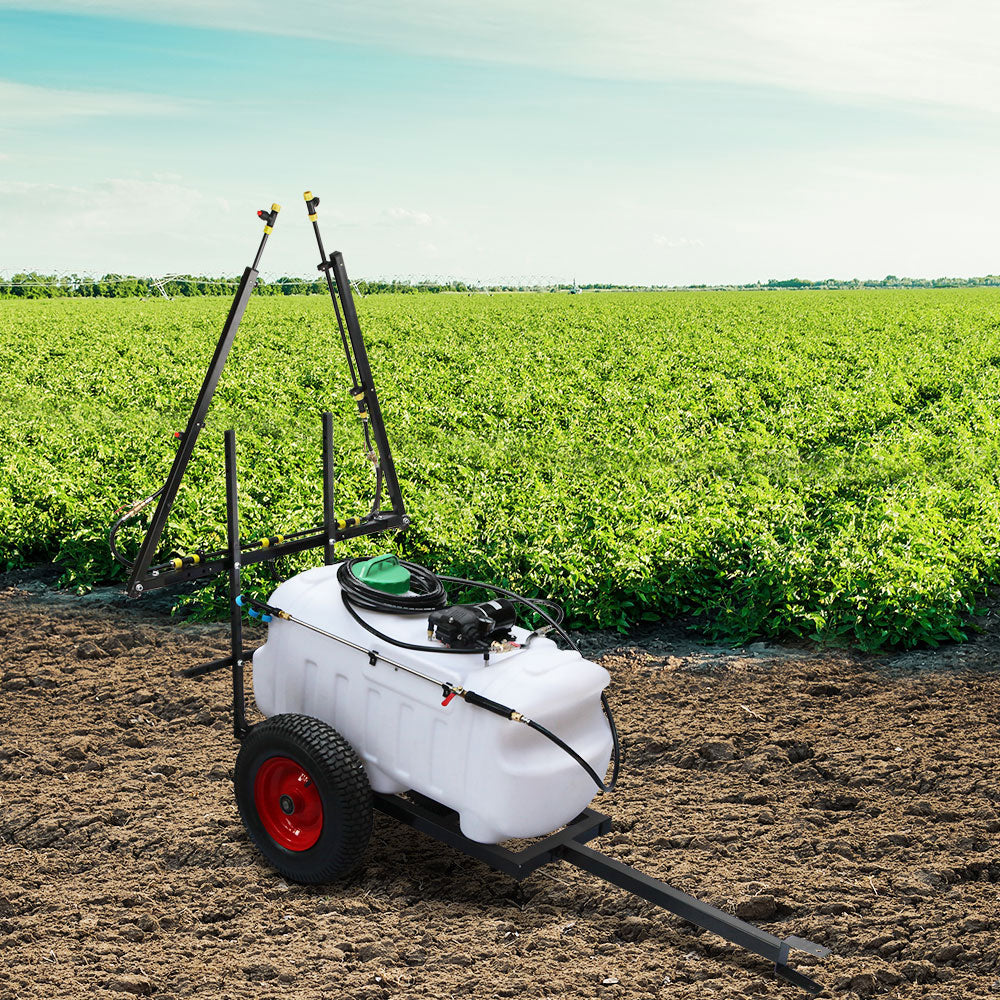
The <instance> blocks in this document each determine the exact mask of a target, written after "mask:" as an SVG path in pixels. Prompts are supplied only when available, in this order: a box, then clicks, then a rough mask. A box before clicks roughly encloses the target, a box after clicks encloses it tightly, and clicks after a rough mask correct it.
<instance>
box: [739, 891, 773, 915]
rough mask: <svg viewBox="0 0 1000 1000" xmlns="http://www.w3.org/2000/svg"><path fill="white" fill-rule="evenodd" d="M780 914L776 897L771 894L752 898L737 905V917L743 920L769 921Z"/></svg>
mask: <svg viewBox="0 0 1000 1000" xmlns="http://www.w3.org/2000/svg"><path fill="white" fill-rule="evenodd" d="M777 912H778V905H777V903H776V902H775V899H774V896H771V895H769V894H765V895H761V896H751V897H750V899H743V900H740V902H738V903H737V904H736V916H738V917H740V918H741V919H742V920H767V919H768V918H769V917H773V916H774V915H775V914H776V913H777Z"/></svg>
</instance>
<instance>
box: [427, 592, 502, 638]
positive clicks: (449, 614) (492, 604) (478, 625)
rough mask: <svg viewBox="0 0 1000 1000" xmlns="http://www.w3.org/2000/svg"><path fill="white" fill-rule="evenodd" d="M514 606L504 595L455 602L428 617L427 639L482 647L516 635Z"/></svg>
mask: <svg viewBox="0 0 1000 1000" xmlns="http://www.w3.org/2000/svg"><path fill="white" fill-rule="evenodd" d="M516 617H517V615H516V613H515V611H514V605H513V604H512V603H511V602H510V601H505V600H503V599H502V598H500V599H498V600H495V601H486V602H484V603H483V604H453V605H452V606H451V607H449V608H441V609H440V610H439V611H432V612H431V614H430V615H429V616H428V618H427V638H428V639H437V640H438V642H443V643H444V644H445V645H446V646H448V647H450V648H451V649H483V648H484V647H487V646H489V645H490V643H493V642H507V641H509V640H510V639H512V638H513V636H512V635H511V632H510V630H511V629H512V628H513V627H514V622H515V620H516Z"/></svg>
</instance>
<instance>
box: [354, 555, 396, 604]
mask: <svg viewBox="0 0 1000 1000" xmlns="http://www.w3.org/2000/svg"><path fill="white" fill-rule="evenodd" d="M351 572H352V573H353V574H354V575H355V576H356V577H357V578H358V579H359V580H361V581H362V583H367V584H368V586H369V587H374V588H375V590H382V591H384V592H385V593H387V594H405V593H406V592H407V591H408V590H409V589H410V571H409V570H408V569H407V568H406V567H405V566H402V565H400V562H399V560H398V559H397V558H396V557H395V556H394V555H392V554H391V553H390V554H388V555H384V556H374V557H372V558H371V559H366V560H365V561H364V562H360V563H355V564H354V565H353V566H352V567H351Z"/></svg>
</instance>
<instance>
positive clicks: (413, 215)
mask: <svg viewBox="0 0 1000 1000" xmlns="http://www.w3.org/2000/svg"><path fill="white" fill-rule="evenodd" d="M385 214H386V215H387V216H388V217H389V218H390V219H391V220H392V221H393V222H406V223H410V224H411V225H414V226H429V225H430V224H431V222H433V221H434V220H433V219H432V218H431V216H430V215H428V213H427V212H414V211H411V210H410V209H408V208H390V209H388V210H387V211H386V213H385Z"/></svg>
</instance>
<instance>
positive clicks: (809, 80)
mask: <svg viewBox="0 0 1000 1000" xmlns="http://www.w3.org/2000/svg"><path fill="white" fill-rule="evenodd" d="M234 24H239V25H241V26H242V27H241V28H239V29H237V28H234V27H233V25H234ZM970 25H973V26H978V30H976V31H970V30H969V26H970ZM996 27H1000V11H998V10H996V9H994V8H992V7H991V6H990V5H988V4H986V3H983V2H978V0H976V2H972V0H962V2H960V3H959V4H958V6H957V7H956V6H949V7H948V9H947V10H942V9H939V8H938V7H936V6H935V5H932V4H929V3H924V2H894V0H879V2H873V3H861V2H859V0H852V2H849V3H847V4H844V5H840V6H838V7H837V8H836V9H835V10H830V9H827V10H813V11H808V12H806V11H804V10H803V9H802V8H801V7H800V6H799V5H797V4H794V3H792V2H791V0H749V2H747V3H744V4H741V5H738V6H733V5H731V4H725V3H723V2H721V0H706V2H702V3H694V2H691V0H674V2H673V3H670V4H669V5H662V4H655V3H652V2H635V0H633V2H631V3H628V4H626V5H624V6H623V7H621V8H620V9H618V10H616V12H615V15H614V18H612V19H608V18H607V17H606V16H605V15H604V14H602V9H601V8H599V7H598V6H597V5H596V4H593V3H589V2H583V3H574V4H570V3H568V2H563V0H560V2H555V3H553V4H551V5H547V6H546V7H545V8H541V9H539V8H536V7H534V6H532V5H530V4H528V3H526V2H524V0H507V2H506V3H504V4H502V5H501V6H500V7H499V8H495V9H494V10H493V12H492V14H491V16H490V17H485V16H482V15H480V16H477V17H471V16H470V15H469V13H468V10H467V8H466V7H464V5H460V4H458V3H457V2H456V0H433V2H431V3H429V4H428V5H425V6H423V7H421V8H420V9H419V10H418V9H415V8H410V7H408V6H406V5H402V4H400V3H398V2H397V0H377V2H372V3H369V4H365V5H359V4H349V3H341V4H339V5H337V6H336V8H335V9H331V8H330V6H329V5H327V4H323V3H319V2H317V0H289V2H288V3H286V4H285V5H283V7H282V10H281V12H280V14H277V15H276V14H275V12H274V11H273V10H272V9H271V5H269V4H267V3H265V2H264V0H250V2H248V3H242V4H240V5H236V4H235V3H234V2H233V0H211V2H206V3H195V2H194V0H177V2H172V3H170V4H167V3H164V2H161V0H152V2H150V3H148V4H145V5H143V7H142V9H141V10H135V9H133V7H132V5H130V4H128V3H126V2H125V0H88V2H87V3H86V4H84V5H81V4H79V3H77V2H74V0H27V2H21V0H0V57H2V59H3V69H2V70H0V104H2V107H0V194H2V196H3V205H4V217H5V226H4V237H5V238H4V239H2V240H0V272H2V273H8V274H9V273H15V272H22V273H23V272H30V271H37V272H40V273H52V272H72V271H75V272H77V273H85V274H107V273H122V274H124V273H129V274H154V275H161V274H169V273H187V274H210V273H235V272H237V271H238V270H239V268H240V267H241V265H242V264H243V263H244V262H245V260H246V259H247V258H249V257H250V256H251V254H252V244H253V241H254V238H255V235H256V233H257V232H258V231H259V222H258V220H257V219H256V217H255V212H256V210H257V209H258V208H261V207H266V206H268V205H270V203H271V202H272V201H278V202H280V203H281V204H282V206H283V212H282V215H281V216H280V217H279V222H278V226H277V227H276V229H275V237H274V239H273V241H272V244H271V245H269V247H268V250H267V252H266V254H265V258H264V261H263V269H264V272H265V273H267V274H275V275H281V274H288V275H290V276H291V275H298V274H304V273H307V272H309V269H310V266H311V264H310V262H311V261H312V259H313V258H314V255H315V249H314V246H313V245H312V240H311V236H310V235H309V233H308V231H307V225H306V220H305V218H304V215H305V212H304V203H303V202H302V201H301V192H302V190H304V189H305V188H307V187H311V188H312V189H313V190H315V191H316V193H317V194H319V195H320V196H321V199H322V204H321V206H320V223H321V225H322V226H323V230H324V237H325V239H326V242H327V245H328V246H331V247H340V248H342V249H343V250H344V252H345V256H346V257H347V260H348V262H349V264H350V267H351V270H352V272H355V273H357V274H365V275H378V276H380V278H382V279H384V280H392V279H397V280H409V281H414V282H418V281H421V280H428V279H429V280H441V278H440V276H441V275H460V274H475V275H478V277H477V278H475V279H469V278H461V279H456V280H463V281H466V282H473V283H484V284H491V285H495V284H522V285H532V284H569V283H572V282H573V281H574V280H576V281H578V282H579V283H581V284H619V285H641V286H668V287H686V286H689V285H701V284H704V285H744V284H755V283H758V282H759V283H766V282H767V281H768V280H788V279H785V278H774V277H772V276H775V275H789V274H794V275H796V276H799V277H801V278H802V279H804V280H810V281H823V280H828V279H829V276H830V275H832V274H867V275H889V274H908V275H937V276H946V275H962V274H964V275H971V276H985V275H990V274H993V273H995V272H996V271H997V270H1000V264H998V262H997V261H996V258H995V255H994V251H993V241H994V236H993V233H994V231H995V230H996V229H997V228H998V225H1000V195H998V194H997V193H996V192H995V191H994V190H993V188H992V186H991V185H989V183H988V172H989V171H988V165H989V163H990V162H991V161H993V160H994V159H995V158H996V154H997V152H998V146H1000V135H998V134H997V129H996V127H995V120H996V112H995V111H994V110H993V107H992V104H993V102H992V93H993V92H994V90H995V89H996V87H997V85H998V84H1000V66H998V65H997V64H996V63H995V60H994V59H993V58H992V55H991V52H990V45H989V39H990V37H993V36H994V35H993V29H995V28H996ZM299 213H301V216H300V215H299ZM292 223H294V226H292ZM289 227H291V228H294V229H295V230H296V232H295V234H294V235H290V236H286V233H285V231H286V229H288V228H289ZM375 280H377V279H375ZM448 280H450V279H448ZM836 280H838V281H850V280H861V281H865V280H882V279H880V278H868V279H865V278H862V279H849V278H848V279H836ZM926 280H934V279H926Z"/></svg>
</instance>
